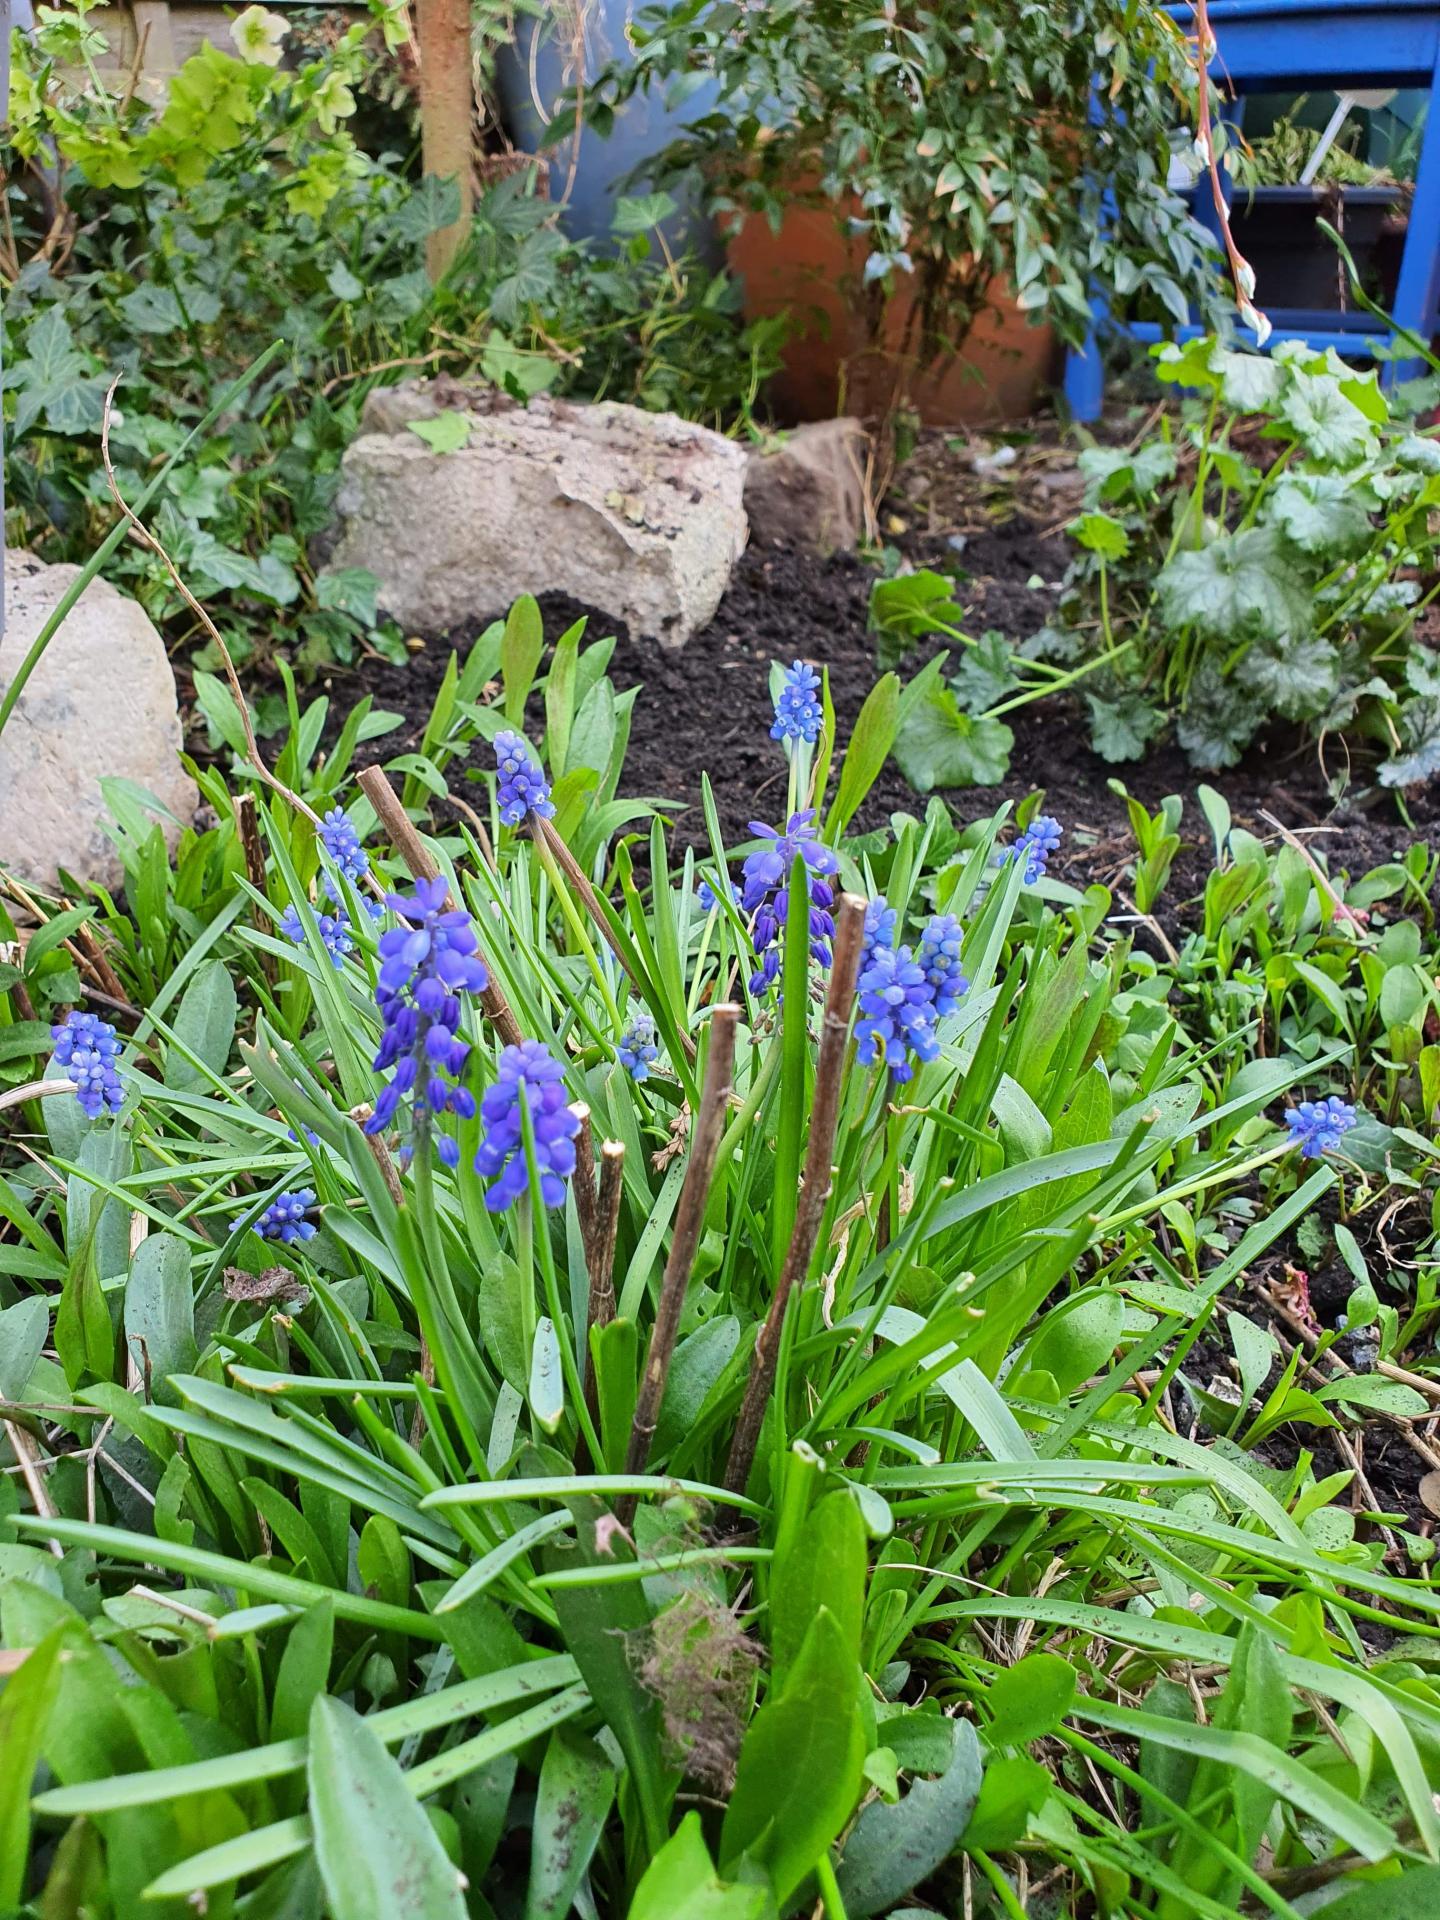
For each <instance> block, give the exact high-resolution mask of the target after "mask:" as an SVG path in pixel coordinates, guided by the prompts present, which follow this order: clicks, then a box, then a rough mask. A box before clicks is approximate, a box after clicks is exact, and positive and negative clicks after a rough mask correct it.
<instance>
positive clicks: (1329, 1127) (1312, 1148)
mask: <svg viewBox="0 0 1440 1920" xmlns="http://www.w3.org/2000/svg"><path fill="white" fill-rule="evenodd" d="M1355 1120H1356V1114H1355V1109H1354V1107H1352V1106H1351V1105H1350V1103H1349V1102H1348V1101H1346V1100H1341V1099H1338V1098H1337V1097H1336V1095H1335V1094H1333V1093H1332V1094H1330V1095H1329V1097H1328V1098H1327V1099H1324V1100H1302V1101H1301V1102H1300V1104H1299V1106H1298V1107H1291V1108H1290V1110H1289V1112H1288V1113H1287V1114H1286V1115H1285V1124H1286V1126H1287V1127H1288V1128H1289V1129H1290V1144H1291V1146H1292V1147H1299V1149H1300V1152H1301V1155H1302V1157H1303V1158H1304V1159H1306V1160H1318V1159H1319V1158H1320V1156H1321V1154H1323V1153H1332V1152H1333V1151H1334V1150H1335V1148H1336V1147H1338V1146H1339V1144H1340V1142H1341V1140H1342V1139H1343V1138H1344V1137H1345V1135H1346V1134H1347V1133H1348V1132H1349V1131H1350V1129H1351V1128H1352V1127H1353V1126H1354V1124H1355Z"/></svg>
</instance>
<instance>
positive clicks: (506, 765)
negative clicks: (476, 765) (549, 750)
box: [495, 732, 555, 827]
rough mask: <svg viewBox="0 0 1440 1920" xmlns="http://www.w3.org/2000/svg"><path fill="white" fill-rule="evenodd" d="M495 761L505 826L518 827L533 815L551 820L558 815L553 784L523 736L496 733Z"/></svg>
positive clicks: (501, 813) (501, 812)
mask: <svg viewBox="0 0 1440 1920" xmlns="http://www.w3.org/2000/svg"><path fill="white" fill-rule="evenodd" d="M495 761H496V765H497V767H498V769H499V773H500V786H499V793H498V798H499V801H500V818H501V819H502V820H503V821H504V822H505V824H506V826H507V827H518V826H519V824H520V822H521V821H522V820H524V819H525V818H526V817H527V816H528V815H530V814H535V815H537V816H538V817H539V818H540V819H542V820H549V819H550V818H551V817H552V815H553V814H554V812H555V803H554V801H553V800H551V798H550V782H549V781H548V780H547V779H546V778H545V775H544V774H543V773H542V771H541V769H540V762H539V761H538V760H537V759H536V758H535V755H534V754H533V753H532V752H531V750H530V742H529V741H528V740H527V739H526V738H525V736H524V734H523V733H510V732H505V733H497V734H496V736H495Z"/></svg>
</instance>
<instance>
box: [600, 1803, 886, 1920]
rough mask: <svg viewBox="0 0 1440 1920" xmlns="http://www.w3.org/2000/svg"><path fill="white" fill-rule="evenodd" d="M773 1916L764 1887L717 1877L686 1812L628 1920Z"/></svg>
mask: <svg viewBox="0 0 1440 1920" xmlns="http://www.w3.org/2000/svg"><path fill="white" fill-rule="evenodd" d="M857 1911H859V1909H857ZM773 1912H774V1908H773V1906H772V1905H771V1903H770V1899H769V1896H768V1894H767V1893H766V1890H765V1888H764V1887H760V1886H754V1885H739V1886H733V1885H727V1883H726V1882H725V1881H723V1880H722V1879H721V1878H720V1876H719V1874H718V1873H717V1872H716V1871H715V1863H714V1861H713V1860H712V1859H711V1858H710V1850H709V1848H708V1847H707V1846H706V1845H705V1836H704V1834H703V1833H702V1831H701V1829H700V1816H699V1814H698V1813H687V1814H686V1816H685V1818H684V1819H683V1820H682V1821H681V1822H680V1825H679V1826H678V1827H677V1828H676V1829H675V1831H674V1833H672V1834H671V1836H670V1838H669V1839H668V1840H667V1841H666V1842H665V1844H664V1846H663V1847H661V1849H660V1851H659V1852H658V1853H657V1854H656V1855H655V1857H654V1859H652V1860H651V1862H650V1864H649V1866H648V1867H647V1868H646V1869H645V1872H644V1873H643V1875H642V1876H641V1879H640V1884H639V1886H638V1887H637V1888H636V1889H635V1898H634V1900H633V1901H632V1902H631V1903H630V1914H629V1920H768V1916H769V1915H770V1914H773Z"/></svg>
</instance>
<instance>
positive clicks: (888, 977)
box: [855, 943, 940, 1080]
mask: <svg viewBox="0 0 1440 1920" xmlns="http://www.w3.org/2000/svg"><path fill="white" fill-rule="evenodd" d="M856 1001H857V1004H858V1006H859V1009H860V1017H859V1019H858V1020H857V1021H856V1023H855V1041H856V1046H855V1057H856V1059H857V1060H858V1061H859V1062H860V1064H861V1066H862V1067H873V1066H874V1065H875V1064H876V1063H877V1061H878V1062H880V1063H882V1064H883V1065H885V1066H886V1067H888V1068H889V1070H890V1073H891V1076H892V1078H894V1079H896V1080H908V1079H909V1078H910V1076H911V1075H912V1074H913V1073H914V1071H915V1069H914V1067H913V1066H912V1065H911V1061H910V1056H911V1054H912V1053H913V1054H914V1056H915V1058H916V1059H917V1060H933V1059H935V1057H936V1056H937V1055H938V1053H939V1051H940V1042H939V1040H938V1038H937V1037H936V1033H935V1003H934V993H933V990H932V988H931V986H930V983H929V981H928V980H927V979H926V978H925V969H924V968H923V967H922V966H921V965H920V963H919V961H917V960H916V959H915V958H914V957H913V955H912V954H911V952H910V949H909V948H908V947H889V946H882V945H879V944H878V943H877V945H876V946H875V947H873V948H872V949H871V952H870V957H869V959H868V960H867V961H866V962H865V964H864V966H863V968H862V969H861V973H860V980H859V984H858V986H857V988H856Z"/></svg>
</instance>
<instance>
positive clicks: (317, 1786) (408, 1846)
mask: <svg viewBox="0 0 1440 1920" xmlns="http://www.w3.org/2000/svg"><path fill="white" fill-rule="evenodd" d="M307 1771H308V1778H309V1786H310V1819H311V1824H312V1826H313V1828H314V1839H315V1858H316V1861H317V1862H318V1864H319V1867H320V1877H321V1879H322V1880H323V1881H324V1883H325V1893H326V1897H327V1900H328V1903H329V1906H330V1909H331V1911H332V1912H333V1913H336V1914H343V1915H344V1916H345V1920H467V1915H466V1906H465V1899H464V1896H463V1894H462V1893H461V1890H460V1876H459V1874H458V1873H457V1872H456V1871H455V1868H454V1867H453V1866H452V1865H451V1864H450V1861H449V1860H448V1859H447V1858H446V1855H445V1849H444V1848H443V1847H442V1846H441V1844H440V1841H439V1839H438V1838H437V1837H436V1833H435V1829H434V1827H433V1826H431V1824H430V1822H429V1820H428V1819H427V1818H426V1816H425V1812H424V1809H423V1808H421V1807H420V1806H419V1805H418V1804H417V1803H416V1801H415V1800H414V1798H413V1797H412V1796H411V1793H410V1791H409V1789H408V1788H407V1786H406V1784H405V1776H404V1774H403V1773H402V1771H401V1769H400V1767H399V1765H398V1763H397V1762H396V1761H395V1760H394V1759H392V1758H391V1756H390V1754H389V1753H388V1752H387V1751H386V1748H385V1743H384V1742H383V1741H382V1740H381V1738H380V1736H379V1735H378V1734H377V1733H374V1732H372V1731H371V1729H370V1728H369V1727H368V1726H367V1725H366V1724H365V1722H364V1721H363V1720H362V1719H361V1717H360V1715H359V1714H358V1713H356V1712H354V1710H353V1709H352V1708H350V1707H347V1706H346V1705H345V1704H344V1703H343V1702H342V1701H340V1700H332V1699H331V1698H330V1697H329V1696H328V1695H324V1694H322V1695H321V1697H320V1698H319V1699H318V1700H317V1701H316V1702H315V1705H314V1706H313V1708H312V1709H311V1713H310V1751H309V1755H308V1759H307Z"/></svg>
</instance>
